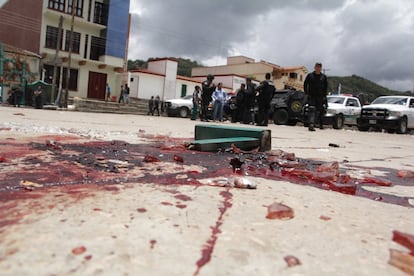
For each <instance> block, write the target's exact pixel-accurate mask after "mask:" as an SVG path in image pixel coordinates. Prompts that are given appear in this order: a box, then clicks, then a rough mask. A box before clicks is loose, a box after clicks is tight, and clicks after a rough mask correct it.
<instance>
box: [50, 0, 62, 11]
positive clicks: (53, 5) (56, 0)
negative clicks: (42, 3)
mask: <svg viewBox="0 0 414 276" xmlns="http://www.w3.org/2000/svg"><path fill="white" fill-rule="evenodd" d="M65 2H66V0H49V5H48V6H47V7H48V8H49V9H52V10H57V11H61V12H64V11H65V4H66V3H65Z"/></svg>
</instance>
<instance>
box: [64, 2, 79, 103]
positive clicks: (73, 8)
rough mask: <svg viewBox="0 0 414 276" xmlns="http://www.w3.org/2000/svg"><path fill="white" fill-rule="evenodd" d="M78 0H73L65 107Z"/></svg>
mask: <svg viewBox="0 0 414 276" xmlns="http://www.w3.org/2000/svg"><path fill="white" fill-rule="evenodd" d="M78 1H79V0H76V6H75V5H74V2H75V0H72V22H71V24H70V33H69V54H68V68H67V69H66V82H65V83H66V87H65V98H64V100H63V107H65V108H66V107H68V97H69V80H70V65H71V63H72V50H73V49H72V48H73V45H72V44H73V27H74V25H75V9H77V8H78Z"/></svg>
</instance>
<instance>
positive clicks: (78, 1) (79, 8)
mask: <svg viewBox="0 0 414 276" xmlns="http://www.w3.org/2000/svg"><path fill="white" fill-rule="evenodd" d="M73 1H75V7H76V8H75V15H76V16H79V17H82V16H83V0H68V13H70V14H72V5H73Z"/></svg>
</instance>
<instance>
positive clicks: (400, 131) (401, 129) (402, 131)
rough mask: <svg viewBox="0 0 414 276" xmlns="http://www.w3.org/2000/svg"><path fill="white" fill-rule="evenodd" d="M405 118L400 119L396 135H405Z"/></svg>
mask: <svg viewBox="0 0 414 276" xmlns="http://www.w3.org/2000/svg"><path fill="white" fill-rule="evenodd" d="M407 130H408V129H407V118H406V117H402V118H401V119H400V123H399V124H398V128H397V133H398V134H406V133H407Z"/></svg>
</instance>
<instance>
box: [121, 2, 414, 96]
mask: <svg viewBox="0 0 414 276" xmlns="http://www.w3.org/2000/svg"><path fill="white" fill-rule="evenodd" d="M130 12H131V14H132V26H131V36H130V46H129V59H133V60H135V59H143V60H146V59H148V58H149V57H184V58H190V59H192V60H197V61H198V62H201V63H202V64H204V65H224V64H225V62H226V57H227V56H230V55H244V56H248V57H251V58H254V59H255V60H257V61H259V60H266V61H269V62H272V63H275V64H278V65H281V66H294V65H305V66H306V67H307V68H308V70H312V69H313V64H314V63H315V61H320V62H322V63H323V66H324V69H325V70H326V74H327V75H328V76H329V75H332V76H349V75H352V74H356V75H359V76H362V77H365V78H368V79H370V80H372V81H375V82H377V83H379V84H381V85H384V86H386V87H389V88H391V89H397V90H403V91H405V90H412V89H413V87H414V1H412V0H358V1H357V0H329V1H326V0H295V1H285V0H256V1H247V0H226V1H222V0H208V1H206V0H174V1H165V0H139V1H135V0H132V1H131V8H130Z"/></svg>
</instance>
